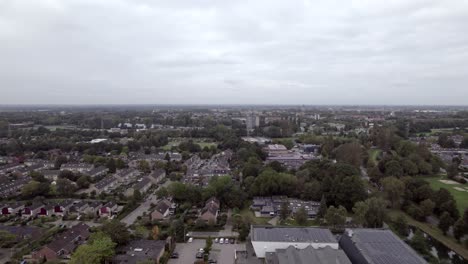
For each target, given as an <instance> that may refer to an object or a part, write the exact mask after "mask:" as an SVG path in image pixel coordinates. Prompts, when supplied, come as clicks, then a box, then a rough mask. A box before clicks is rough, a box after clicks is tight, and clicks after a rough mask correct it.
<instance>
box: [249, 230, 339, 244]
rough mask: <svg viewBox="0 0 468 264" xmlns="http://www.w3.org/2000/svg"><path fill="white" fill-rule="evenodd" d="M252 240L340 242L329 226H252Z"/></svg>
mask: <svg viewBox="0 0 468 264" xmlns="http://www.w3.org/2000/svg"><path fill="white" fill-rule="evenodd" d="M251 239H252V241H271V242H305V243H338V242H337V241H336V239H335V237H334V236H333V234H332V233H331V232H330V230H328V229H327V228H314V227H264V226H261V227H260V226H252V231H251Z"/></svg>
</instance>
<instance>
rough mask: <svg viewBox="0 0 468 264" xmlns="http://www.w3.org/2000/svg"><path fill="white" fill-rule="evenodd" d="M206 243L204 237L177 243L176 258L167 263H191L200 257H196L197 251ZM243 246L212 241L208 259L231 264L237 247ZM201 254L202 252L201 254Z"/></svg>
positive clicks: (241, 246)
mask: <svg viewBox="0 0 468 264" xmlns="http://www.w3.org/2000/svg"><path fill="white" fill-rule="evenodd" d="M228 242H229V239H228ZM205 244H206V240H205V239H193V241H192V242H191V243H177V245H176V248H175V251H174V252H176V253H178V258H177V259H175V258H172V259H170V260H169V262H168V263H169V264H191V263H194V262H195V261H197V260H199V259H200V258H196V255H197V253H199V252H200V249H202V248H204V247H205ZM241 248H243V245H241V244H230V243H228V244H225V243H223V244H219V240H218V243H215V242H214V239H213V246H212V250H211V253H210V256H209V258H208V259H209V260H213V261H216V262H212V263H222V264H231V263H234V252H235V251H236V250H237V249H241ZM202 255H203V254H202Z"/></svg>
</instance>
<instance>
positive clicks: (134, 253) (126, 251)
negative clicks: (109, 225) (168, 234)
mask: <svg viewBox="0 0 468 264" xmlns="http://www.w3.org/2000/svg"><path fill="white" fill-rule="evenodd" d="M165 245H166V241H164V240H144V239H142V240H133V241H130V242H129V243H128V244H127V245H126V246H123V247H119V248H117V250H116V252H117V255H116V256H115V257H114V258H113V259H112V263H115V264H120V263H126V264H135V263H138V262H140V261H145V260H155V259H156V258H157V257H158V256H159V255H160V254H161V252H162V251H164V247H165Z"/></svg>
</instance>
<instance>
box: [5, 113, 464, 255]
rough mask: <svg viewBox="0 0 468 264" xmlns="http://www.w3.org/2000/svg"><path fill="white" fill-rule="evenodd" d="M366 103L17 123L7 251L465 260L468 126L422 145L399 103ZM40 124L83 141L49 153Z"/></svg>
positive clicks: (10, 160) (9, 174)
mask: <svg viewBox="0 0 468 264" xmlns="http://www.w3.org/2000/svg"><path fill="white" fill-rule="evenodd" d="M351 113H352V114H350V113H349V112H348V111H344V110H335V112H329V111H328V110H321V111H320V114H319V113H318V111H317V110H302V109H296V110H292V109H289V110H282V109H265V110H262V111H257V112H255V113H254V114H252V111H244V110H216V109H213V110H211V112H209V113H206V112H204V111H201V112H197V111H196V110H192V112H190V113H189V112H185V111H181V112H178V111H175V110H174V111H162V112H158V111H155V112H153V111H151V112H147V113H146V115H147V116H149V117H152V118H153V119H152V122H157V121H155V120H160V122H162V121H163V120H173V119H176V118H178V117H179V116H186V115H190V116H191V118H190V119H187V120H191V122H194V123H193V127H192V128H190V126H184V128H183V129H179V128H180V127H179V126H175V125H174V126H171V127H170V128H168V127H167V126H165V125H161V126H152V125H146V126H142V125H141V124H142V122H141V120H140V119H141V118H142V116H145V115H143V113H140V114H139V115H138V116H137V115H135V116H132V117H126V118H124V120H120V121H119V123H122V124H123V123H128V124H132V125H131V126H130V125H128V124H127V125H125V127H126V128H125V130H126V133H124V134H122V133H121V132H115V131H116V130H115V129H110V128H106V129H104V130H101V128H100V126H99V124H98V126H97V127H96V128H89V129H87V130H80V129H78V128H76V129H75V128H74V129H71V130H69V129H68V128H66V129H60V130H57V131H55V130H54V131H52V130H49V129H42V128H41V129H39V128H36V129H37V130H32V128H31V131H29V130H23V129H21V130H19V129H17V128H16V129H17V130H15V133H16V134H14V135H15V136H13V135H12V137H11V139H10V138H9V137H7V136H6V137H5V140H4V142H5V143H4V144H3V143H2V144H3V145H2V144H0V154H1V155H0V157H1V159H0V160H1V161H2V162H3V163H2V165H0V166H1V167H0V168H1V169H0V195H1V198H2V199H1V201H0V212H1V213H0V221H1V224H0V232H2V234H3V237H4V238H2V239H3V240H2V241H0V242H1V243H2V245H4V247H5V248H7V249H8V251H5V252H6V253H5V252H4V251H0V260H1V261H3V260H4V259H6V261H3V262H5V263H43V262H44V261H59V262H70V263H82V262H83V261H85V259H86V256H89V255H90V254H94V253H91V252H94V251H93V250H94V249H96V248H98V247H100V246H105V247H106V248H107V249H108V251H106V252H109V255H104V254H103V253H102V254H101V253H99V255H98V256H97V258H99V259H101V260H102V261H101V262H100V263H105V262H106V261H107V263H135V264H137V263H139V262H145V261H148V262H151V263H170V264H178V263H181V264H185V263H202V262H203V261H204V263H226V264H229V263H239V264H240V263H252V264H257V263H269V264H286V263H310V261H313V263H339V264H341V263H343V264H348V263H353V264H354V263H381V262H382V261H383V262H382V263H431V262H434V261H439V260H447V261H452V262H454V263H463V261H464V260H465V259H466V258H465V257H466V249H465V248H464V247H463V246H462V245H463V244H462V241H463V240H464V238H465V233H464V232H465V231H464V229H463V228H464V227H465V226H464V222H463V221H464V220H463V219H464V218H463V217H464V215H465V211H466V210H465V209H466V206H467V204H466V203H465V200H464V199H465V198H466V197H465V196H463V192H462V191H460V190H465V188H466V187H465V183H464V180H466V179H465V178H466V177H467V174H468V171H467V170H466V169H465V165H466V164H465V163H466V162H467V160H468V159H467V158H466V153H468V151H466V148H468V143H466V142H468V141H466V140H465V137H463V136H461V135H462V134H463V133H461V132H460V133H459V132H450V133H448V132H443V133H439V132H437V133H435V134H434V135H427V136H422V135H419V134H417V133H416V134H414V135H410V136H408V137H407V139H406V138H403V137H401V136H400V135H399V134H398V133H397V132H394V131H395V128H393V127H391V128H387V126H392V125H393V124H394V121H393V118H395V114H393V115H391V113H392V112H390V113H388V112H381V113H380V114H375V113H374V112H373V111H369V112H364V113H363V112H362V111H361V112H360V114H358V113H357V112H351ZM365 113H366V114H365ZM405 113H406V115H410V114H414V113H415V112H411V111H410V112H405ZM32 115H33V116H34V114H32ZM69 115H71V116H72V115H74V114H72V113H70V114H69ZM116 115H118V114H117V113H116ZM80 116H81V115H77V117H76V118H80ZM208 117H209V118H212V119H213V120H218V121H217V122H218V123H217V125H213V124H211V123H210V122H208V121H206V120H207V119H206V118H208ZM299 117H300V118H299ZM147 118H148V117H147ZM226 120H230V122H231V123H230V124H231V125H230V126H225V125H222V124H224V123H223V122H226ZM195 121H196V123H195ZM36 122H39V121H36ZM165 122H166V121H165ZM202 122H206V123H204V126H207V128H204V127H203V125H202V126H200V123H202ZM137 124H140V125H137ZM195 124H197V125H195ZM210 124H211V125H210ZM111 125H113V124H108V126H111ZM116 125H118V124H116ZM467 127H468V124H467ZM166 129H167V130H166ZM421 129H423V128H421ZM27 131H28V133H39V132H37V131H42V132H41V133H44V134H38V135H37V136H35V137H37V139H36V140H39V139H42V140H47V139H48V138H52V137H56V138H57V140H58V139H59V138H60V136H61V135H62V133H65V134H67V135H70V136H71V135H74V137H73V138H74V139H76V141H64V143H62V144H63V145H62V146H56V145H54V144H55V143H54V142H55V141H50V142H49V143H48V144H50V145H51V147H50V148H49V149H47V148H45V147H41V148H37V147H36V145H35V144H36V143H35V141H28V140H27V139H24V137H21V136H20V135H22V134H23V133H26V132H27ZM35 131H36V132H35ZM356 131H359V133H358V134H356ZM457 131H458V130H457ZM278 133H279V134H278ZM282 133H283V134H284V133H287V134H284V135H283V134H282ZM89 134H92V135H89ZM389 135H390V136H389ZM95 139H106V140H95ZM12 140H15V141H22V142H23V145H24V146H23V147H22V148H21V149H19V148H18V149H17V150H15V151H12V150H11V149H10V147H11V146H12V145H11V144H10V143H9V142H12ZM93 140H94V141H93ZM452 141H453V142H452ZM18 153H21V155H19V154H18ZM441 188H444V189H441ZM445 188H446V189H445ZM467 190H468V189H467ZM460 194H462V195H461V196H460ZM434 197H440V198H434ZM457 217H458V218H457ZM438 232H441V233H438ZM443 232H445V234H443ZM457 237H458V240H457ZM436 243H438V244H436ZM444 252H451V253H450V254H448V253H447V254H445V253H444ZM8 261H9V262H8ZM80 261H81V262H80ZM197 261H198V262H197ZM85 262H86V261H85Z"/></svg>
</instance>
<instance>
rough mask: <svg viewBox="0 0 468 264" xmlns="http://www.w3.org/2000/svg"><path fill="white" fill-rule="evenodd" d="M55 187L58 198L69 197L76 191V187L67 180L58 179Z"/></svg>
mask: <svg viewBox="0 0 468 264" xmlns="http://www.w3.org/2000/svg"><path fill="white" fill-rule="evenodd" d="M56 187H57V194H58V195H60V196H70V195H71V194H73V193H74V192H75V191H76V186H75V185H74V184H73V183H72V182H71V181H70V180H67V179H58V180H57V184H56Z"/></svg>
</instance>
